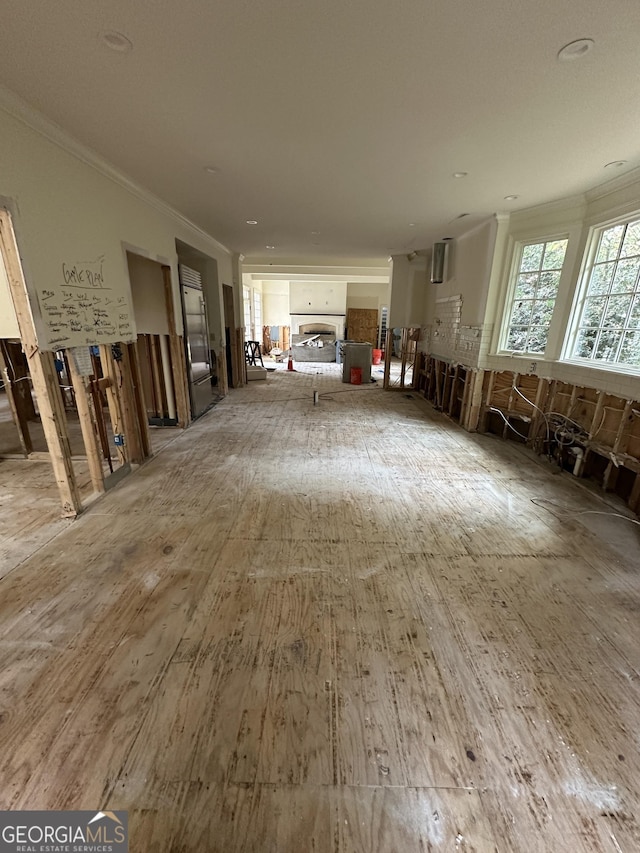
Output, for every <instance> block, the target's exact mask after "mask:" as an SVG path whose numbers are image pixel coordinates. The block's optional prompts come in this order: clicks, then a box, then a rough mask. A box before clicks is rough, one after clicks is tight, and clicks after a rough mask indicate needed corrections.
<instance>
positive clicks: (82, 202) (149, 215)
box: [0, 111, 233, 348]
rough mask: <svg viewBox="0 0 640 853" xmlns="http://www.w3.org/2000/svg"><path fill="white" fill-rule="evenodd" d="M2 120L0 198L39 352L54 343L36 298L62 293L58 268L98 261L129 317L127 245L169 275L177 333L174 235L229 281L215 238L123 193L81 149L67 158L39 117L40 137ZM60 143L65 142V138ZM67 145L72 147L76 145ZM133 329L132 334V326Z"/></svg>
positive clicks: (227, 262) (120, 183) (120, 182)
mask: <svg viewBox="0 0 640 853" xmlns="http://www.w3.org/2000/svg"><path fill="white" fill-rule="evenodd" d="M0 116H1V120H0V197H2V198H3V199H5V200H6V202H7V204H8V206H9V208H10V209H12V212H13V213H14V225H15V228H16V232H17V238H18V244H19V247H20V252H21V256H22V258H23V265H24V271H25V276H26V279H27V287H28V290H29V293H30V295H31V298H32V305H33V311H34V315H35V319H36V328H37V333H38V337H39V341H40V344H41V346H42V347H43V348H47V347H48V346H51V334H50V333H49V332H48V330H47V329H46V327H45V326H44V324H43V322H42V320H41V317H40V310H39V306H38V301H37V293H38V292H39V291H40V292H42V290H43V289H44V288H47V289H51V290H54V291H55V292H56V294H59V293H60V290H61V288H62V286H64V284H65V282H64V279H63V272H62V267H63V264H66V265H70V264H76V263H83V262H92V261H94V260H95V259H98V258H103V267H104V271H105V277H108V282H109V285H110V286H111V287H112V288H113V292H114V294H118V295H119V296H123V297H124V299H125V302H126V305H127V308H128V309H129V310H131V312H132V313H133V310H132V309H133V306H132V304H131V291H130V286H129V276H128V269H127V261H126V254H125V249H124V245H126V248H128V249H132V250H135V251H136V252H139V253H140V254H142V255H146V256H147V257H149V258H151V259H153V260H158V261H161V262H163V263H167V264H168V265H170V266H171V267H172V271H173V280H174V300H175V308H176V317H177V319H178V323H179V326H180V328H181V310H180V302H179V291H178V283H177V281H178V280H177V266H176V248H175V239H176V237H178V238H180V239H182V240H184V241H185V242H187V243H189V244H190V245H192V246H194V247H195V248H197V249H200V250H201V251H202V252H204V253H206V254H208V255H210V256H212V257H214V258H215V259H216V260H217V262H218V268H219V272H220V278H221V281H223V282H225V283H229V284H231V283H232V281H233V274H232V264H231V255H230V253H229V252H228V251H227V250H226V249H225V248H224V247H222V246H221V245H220V244H219V243H218V242H217V241H216V240H215V239H213V238H212V237H209V236H208V235H206V234H205V233H204V232H202V231H200V230H199V229H198V228H196V227H195V226H193V225H191V224H190V223H188V222H187V221H186V220H185V219H184V218H183V217H181V216H180V215H179V214H177V213H175V212H173V211H171V210H170V209H169V208H168V207H167V206H166V205H164V204H163V203H162V202H160V201H158V200H154V199H153V198H152V197H150V196H148V195H147V194H145V193H144V192H143V191H141V190H138V189H136V188H135V187H133V186H131V187H130V188H129V189H127V188H125V185H124V183H125V179H121V178H120V177H119V176H116V175H115V172H114V173H113V174H114V176H113V177H109V176H107V174H106V172H107V171H108V168H109V167H108V166H106V165H105V167H104V170H103V171H101V170H99V168H98V166H97V165H93V164H92V165H90V164H89V162H85V160H83V159H80V154H83V151H84V150H83V149H80V147H79V146H77V148H76V151H77V154H72V153H70V152H69V151H68V150H66V149H65V148H63V147H61V143H59V144H56V143H55V142H53V141H52V140H51V139H50V138H47V137H45V136H44V135H43V133H44V132H46V133H48V134H50V135H52V136H54V135H56V134H57V136H58V137H60V138H62V137H63V134H62V133H61V132H59V131H55V129H51V128H50V127H49V125H48V124H47V123H46V120H39V121H40V125H41V128H42V132H37V131H36V130H34V129H32V128H31V127H29V126H27V125H26V124H25V123H24V122H23V121H21V120H19V119H18V118H16V117H14V116H13V115H10V114H9V113H7V112H4V111H2V112H1V113H0ZM35 120H36V118H34V121H35ZM62 142H63V143H64V144H65V145H66V144H67V139H66V137H64V138H63V139H62ZM69 144H71V145H72V146H73V142H70V143H69ZM83 156H84V154H83ZM94 156H95V155H92V154H91V152H87V153H86V158H85V159H86V160H87V161H90V162H91V163H93V162H94ZM95 160H97V158H95ZM101 168H102V167H101ZM123 244H124V245H123ZM56 298H57V297H56ZM132 326H133V328H132V334H135V331H136V330H135V324H132ZM215 337H216V339H217V341H220V340H223V339H224V336H223V335H222V333H221V330H217V334H216V335H215Z"/></svg>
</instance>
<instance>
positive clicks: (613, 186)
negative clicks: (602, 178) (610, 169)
mask: <svg viewBox="0 0 640 853" xmlns="http://www.w3.org/2000/svg"><path fill="white" fill-rule="evenodd" d="M639 182H640V166H637V167H635V168H634V169H630V170H629V171H628V172H625V173H624V175H619V176H618V177H617V178H612V179H611V180H610V181H606V182H605V183H604V184H598V186H597V187H593V188H592V189H590V190H587V191H586V193H585V197H586V199H587V201H589V202H592V201H596V200H597V199H601V198H605V197H606V196H608V195H611V194H612V193H616V192H619V191H620V190H624V189H627V187H631V186H633V185H634V184H637V183H639Z"/></svg>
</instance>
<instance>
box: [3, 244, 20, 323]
mask: <svg viewBox="0 0 640 853" xmlns="http://www.w3.org/2000/svg"><path fill="white" fill-rule="evenodd" d="M19 337H20V332H19V330H18V320H17V318H16V312H15V309H14V307H13V299H12V298H11V293H10V292H9V281H8V280H7V271H6V270H5V268H4V264H3V263H2V258H0V338H19Z"/></svg>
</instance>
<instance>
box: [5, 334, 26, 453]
mask: <svg viewBox="0 0 640 853" xmlns="http://www.w3.org/2000/svg"><path fill="white" fill-rule="evenodd" d="M0 373H2V381H3V384H4V390H5V393H6V395H7V401H8V402H9V408H10V409H11V414H12V415H13V422H14V423H15V425H16V429H17V430H18V438H19V439H20V447H22V452H23V454H24V456H25V457H27V456H28V455H29V454H30V453H31V452H32V451H33V442H32V441H31V435H30V434H29V422H28V421H27V419H26V417H25V416H24V410H23V407H21V406H20V404H19V402H18V400H17V399H16V397H15V395H14V392H13V382H12V380H11V377H10V376H9V369H8V367H7V362H6V359H5V357H4V353H3V351H2V346H0Z"/></svg>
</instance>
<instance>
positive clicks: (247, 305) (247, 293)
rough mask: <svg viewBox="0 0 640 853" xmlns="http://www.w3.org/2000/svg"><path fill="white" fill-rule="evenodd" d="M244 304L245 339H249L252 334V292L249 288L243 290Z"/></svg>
mask: <svg viewBox="0 0 640 853" xmlns="http://www.w3.org/2000/svg"><path fill="white" fill-rule="evenodd" d="M242 302H243V307H244V337H245V340H248V339H249V336H250V334H251V290H250V289H249V288H248V287H243V288H242Z"/></svg>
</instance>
